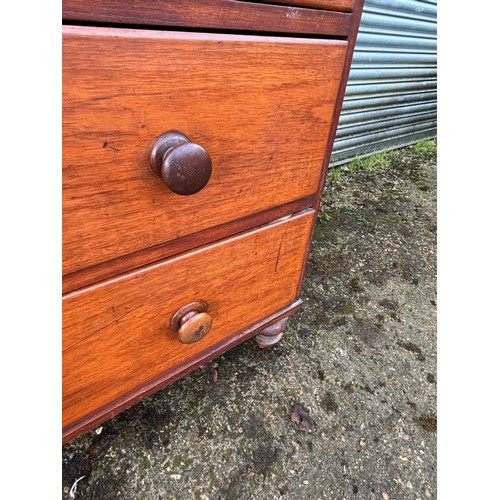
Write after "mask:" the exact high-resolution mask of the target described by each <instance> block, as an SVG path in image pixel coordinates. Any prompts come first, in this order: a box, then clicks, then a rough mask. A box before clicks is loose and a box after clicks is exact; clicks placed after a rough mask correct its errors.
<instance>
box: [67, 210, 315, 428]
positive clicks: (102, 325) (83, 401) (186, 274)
mask: <svg viewBox="0 0 500 500" xmlns="http://www.w3.org/2000/svg"><path fill="white" fill-rule="evenodd" d="M312 221H313V211H312V210H309V211H306V212H304V213H302V214H301V215H298V216H295V217H292V218H289V219H287V220H282V221H278V222H275V223H272V224H269V225H266V226H264V227H261V228H258V229H255V230H253V231H250V232H247V233H245V234H243V235H240V236H236V237H233V238H229V239H227V240H224V241H222V242H219V243H216V244H213V245H209V246H206V247H204V248H201V249H198V250H194V251H192V252H188V253H186V254H184V255H181V256H178V257H176V258H172V259H168V260H166V261H164V262H161V263H159V264H156V265H153V266H151V267H148V268H146V269H143V270H140V271H136V272H133V273H130V274H127V275H124V276H121V277H119V278H116V279H113V280H109V281H107V282H105V283H103V284H102V285H95V286H93V287H90V288H88V289H85V290H81V291H77V292H73V293H71V294H68V295H66V296H65V297H64V300H63V329H64V337H63V427H65V428H66V431H65V435H70V434H71V432H74V429H75V427H76V428H79V429H81V428H82V427H81V425H83V423H84V422H85V425H89V422H90V421H91V420H92V418H91V414H93V413H95V412H97V415H98V414H99V411H100V408H104V407H105V406H106V405H109V404H111V402H113V401H119V403H117V404H120V405H123V404H125V402H124V401H123V398H125V400H130V399H133V397H135V396H134V395H137V393H138V392H141V387H146V386H148V384H151V383H152V381H153V380H156V379H157V378H158V377H162V378H163V380H165V379H168V376H169V375H168V374H169V373H170V372H171V373H172V374H174V373H176V372H177V371H178V370H181V369H186V366H187V365H189V364H190V363H191V360H192V359H194V358H196V357H197V356H201V355H203V353H204V352H207V351H209V350H211V349H216V348H217V345H218V344H220V343H223V342H226V341H228V339H230V338H231V337H232V336H234V335H235V334H236V333H237V332H240V331H244V330H245V329H247V328H248V327H249V325H256V324H258V323H259V322H261V321H262V318H268V317H270V316H272V315H273V314H276V313H277V312H279V311H280V310H282V309H284V308H286V307H288V306H291V305H292V304H293V303H294V302H295V301H296V300H297V298H298V297H297V290H298V288H299V282H298V280H299V278H300V271H301V268H302V261H303V256H304V252H305V249H306V246H307V240H308V237H309V233H310V227H311V224H312ZM193 300H203V301H205V302H206V303H207V305H208V311H209V313H210V316H211V317H212V318H213V326H212V330H211V331H210V333H209V334H208V335H206V336H205V337H203V338H202V339H200V340H199V341H198V342H195V343H192V344H183V343H181V342H180V341H179V339H178V337H177V334H176V333H175V332H174V331H172V329H171V328H170V325H169V324H170V320H171V318H172V316H173V315H174V314H175V313H176V311H177V310H178V309H179V308H181V307H182V306H184V305H185V304H187V303H189V302H191V301H193ZM190 366H192V364H191V365H190ZM127 394H128V396H126V395H127ZM127 398H128V399H127ZM95 418H97V416H96V417H95ZM92 421H93V422H96V420H95V419H94V420H92ZM79 422H80V424H79ZM72 429H73V430H72Z"/></svg>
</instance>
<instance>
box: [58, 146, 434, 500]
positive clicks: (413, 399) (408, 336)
mask: <svg viewBox="0 0 500 500" xmlns="http://www.w3.org/2000/svg"><path fill="white" fill-rule="evenodd" d="M429 144H430V145H431V146H434V147H429ZM426 146H427V147H422V145H418V146H410V147H406V148H402V149H399V150H395V151H392V152H389V153H386V154H383V155H377V156H376V157H372V159H371V160H370V159H367V160H365V161H364V162H359V164H358V165H357V168H355V167H354V166H351V168H347V167H345V166H344V167H342V168H340V169H336V170H332V172H331V174H330V176H329V178H328V180H327V184H326V188H325V192H324V195H323V198H322V207H321V213H320V217H319V220H318V224H317V227H316V230H315V237H314V240H313V244H312V248H311V254H310V256H309V260H308V266H307V273H306V276H305V280H304V287H303V293H302V298H303V300H304V306H303V308H302V309H301V310H300V311H299V312H297V313H295V314H294V315H293V316H292V317H291V318H290V320H289V322H288V326H287V329H286V332H285V336H284V338H283V340H282V341H281V342H280V343H279V344H278V345H276V346H274V347H272V348H269V349H265V350H261V349H259V348H258V346H257V345H256V343H255V342H254V341H253V340H249V341H247V342H245V343H243V344H241V345H240V346H238V347H236V348H234V349H233V350H231V351H230V352H228V353H226V354H225V355H223V356H221V357H220V358H218V359H216V360H215V361H214V362H212V363H210V364H207V365H205V366H203V367H201V368H199V369H198V370H196V371H195V372H193V373H191V374H189V375H188V376H186V377H184V378H183V379H181V380H179V381H177V382H175V383H173V384H172V385H170V386H168V387H167V388H165V389H163V390H162V391H159V392H158V393H156V394H154V395H153V396H151V397H149V398H148V399H146V400H144V401H143V402H141V403H139V404H137V405H135V406H133V407H132V408H130V409H128V410H126V411H125V412H123V413H122V414H120V415H118V416H116V417H115V418H113V419H111V420H109V421H108V422H106V423H104V424H103V425H102V426H101V427H100V428H99V429H97V430H93V431H90V432H88V433H86V434H84V435H82V436H80V437H79V438H77V439H75V440H74V441H72V442H70V443H68V444H67V445H65V446H64V447H63V449H62V498H63V499H65V500H67V499H95V500H112V499H113V500H115V499H126V500H160V499H161V500H166V499H175V500H177V499H178V500H184V499H199V500H217V499H239V500H247V499H265V500H272V499H281V498H286V499H299V500H300V499H307V500H309V499H311V500H313V499H325V498H326V499H335V500H337V499H360V500H365V499H382V500H387V499H412V500H416V499H421V500H425V499H427V498H436V483H437V479H436V465H437V456H436V454H437V453H436V430H437V417H436V382H437V380H436V151H435V143H434V142H432V143H427V144H426ZM339 173H340V175H339ZM77 481H78V482H77Z"/></svg>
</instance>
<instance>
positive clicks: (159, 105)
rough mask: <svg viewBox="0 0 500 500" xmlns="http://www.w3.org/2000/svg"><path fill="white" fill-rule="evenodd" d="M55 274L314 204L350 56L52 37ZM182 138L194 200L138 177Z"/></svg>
mask: <svg viewBox="0 0 500 500" xmlns="http://www.w3.org/2000/svg"><path fill="white" fill-rule="evenodd" d="M63 30H64V33H63V36H64V38H63V274H67V273H74V272H77V271H80V270H82V269H84V268H87V267H89V266H93V265H97V264H102V263H104V262H106V261H108V260H110V259H116V258H119V257H122V256H126V255H129V254H131V253H133V252H138V251H143V250H144V249H147V248H150V247H155V246H158V245H160V244H164V243H166V242H168V241H176V240H178V239H179V238H186V237H189V235H191V234H196V233H199V232H202V231H205V230H209V229H210V228H211V227H214V226H220V225H221V224H225V223H230V222H231V221H234V220H237V219H240V218H244V217H248V216H250V215H251V214H255V213H258V212H262V211H265V210H268V209H271V208H273V207H277V206H280V205H282V204H284V203H287V202H292V201H294V200H299V199H303V198H304V197H307V196H310V195H313V194H315V193H316V190H317V186H318V181H319V178H320V173H321V166H322V161H323V158H324V153H325V146H326V145H327V141H328V133H329V130H330V122H331V119H332V116H333V109H334V105H335V100H336V97H337V92H338V88H339V80H340V76H341V74H342V71H343V67H344V59H345V55H346V47H347V43H346V42H342V41H332V40H315V39H305V40H300V39H295V38H279V37H257V36H241V35H240V36H239V35H214V34H193V33H190V34H187V33H170V32H155V31H147V30H144V31H143V30H128V29H112V28H91V27H70V26H65V27H63ZM172 129H176V130H180V131H181V132H183V133H184V134H186V135H188V136H189V137H190V139H191V140H193V141H194V142H197V143H198V144H200V145H202V146H203V147H204V148H205V149H206V150H207V151H208V152H209V154H210V156H211V157H212V161H213V172H212V177H211V179H210V181H209V183H208V184H207V186H205V188H203V189H202V190H201V191H200V192H199V193H196V194H194V195H191V196H187V197H183V196H180V195H177V194H175V193H172V192H171V191H170V190H169V189H168V188H167V187H166V186H165V184H164V183H163V181H162V180H161V179H159V178H158V177H157V176H155V175H153V174H152V172H151V171H150V170H149V166H148V159H147V158H148V155H149V150H150V148H151V145H152V143H153V141H154V139H155V138H156V137H157V136H159V135H160V134H162V133H164V132H166V131H168V130H172Z"/></svg>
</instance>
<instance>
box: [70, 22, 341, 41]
mask: <svg viewBox="0 0 500 500" xmlns="http://www.w3.org/2000/svg"><path fill="white" fill-rule="evenodd" d="M62 24H63V26H82V27H94V28H118V29H134V30H137V29H139V30H151V31H172V32H182V33H199V34H203V33H205V34H215V35H249V36H263V37H280V38H300V39H304V38H305V39H314V40H341V41H345V40H347V39H348V37H347V35H335V34H323V33H299V32H297V33H296V32H286V31H283V32H281V31H279V32H278V31H255V30H242V29H220V28H205V27H202V28H197V27H190V26H168V25H162V26H158V25H151V24H127V23H105V22H91V21H67V20H63V21H62Z"/></svg>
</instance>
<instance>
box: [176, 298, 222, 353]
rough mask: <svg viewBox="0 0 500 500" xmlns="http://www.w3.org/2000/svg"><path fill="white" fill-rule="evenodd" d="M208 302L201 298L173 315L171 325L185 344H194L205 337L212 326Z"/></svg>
mask: <svg viewBox="0 0 500 500" xmlns="http://www.w3.org/2000/svg"><path fill="white" fill-rule="evenodd" d="M207 308H208V306H207V304H206V303H205V302H203V301H201V300H199V301H196V302H191V303H189V304H186V305H185V306H183V307H181V308H180V309H179V310H178V311H177V312H176V313H175V314H174V315H173V317H172V321H171V322H170V326H171V328H172V330H173V331H174V332H177V334H178V335H179V340H180V341H181V342H182V343H183V344H192V343H193V342H196V341H197V340H200V339H201V338H203V337H204V336H205V335H206V334H207V333H208V332H209V331H210V328H212V317H211V316H210V314H208V313H207V312H206V311H207Z"/></svg>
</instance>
